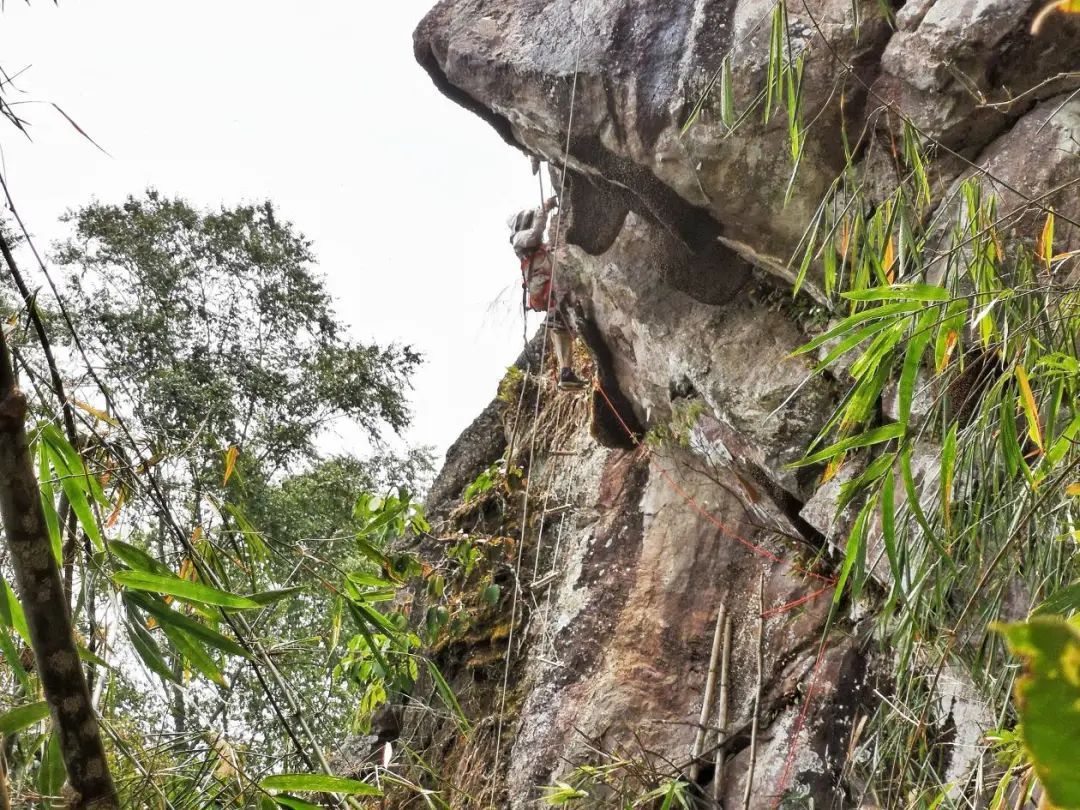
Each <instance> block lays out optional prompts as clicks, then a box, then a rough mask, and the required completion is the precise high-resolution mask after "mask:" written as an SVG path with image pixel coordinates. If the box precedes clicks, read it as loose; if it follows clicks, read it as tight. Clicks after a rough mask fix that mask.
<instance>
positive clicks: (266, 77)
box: [0, 0, 540, 453]
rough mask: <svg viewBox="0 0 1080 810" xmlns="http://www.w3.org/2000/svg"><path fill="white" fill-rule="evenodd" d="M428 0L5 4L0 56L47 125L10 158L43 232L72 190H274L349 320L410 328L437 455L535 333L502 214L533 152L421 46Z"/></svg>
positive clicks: (12, 140) (361, 334) (372, 332)
mask: <svg viewBox="0 0 1080 810" xmlns="http://www.w3.org/2000/svg"><path fill="white" fill-rule="evenodd" d="M432 4H433V3H432V2H430V0H393V2H388V3H356V2H351V3H346V2H340V1H339V2H333V0H311V1H310V2H306V3H297V2H295V0H291V2H285V0H184V2H177V1H176V0H173V2H165V1H164V0H156V1H154V2H151V1H150V0H60V4H59V6H54V5H53V3H51V2H48V0H33V2H32V4H31V5H30V6H26V5H24V4H23V3H19V2H8V3H7V4H6V6H5V8H4V10H3V12H0V64H2V65H3V67H4V69H5V70H6V71H7V72H8V73H9V74H11V73H13V72H16V71H20V70H23V69H24V68H27V70H26V71H25V72H24V73H22V74H21V76H20V77H19V79H18V82H17V85H18V88H19V89H20V90H21V91H23V92H22V94H21V95H18V96H17V97H15V96H14V95H13V97H12V100H13V101H15V100H21V101H26V102H55V103H56V104H58V105H60V107H62V108H63V109H64V110H65V111H66V112H67V113H68V114H70V115H71V117H72V118H74V119H75V120H76V121H77V122H78V124H79V125H80V126H82V127H83V129H85V130H86V131H87V132H88V133H89V134H90V135H91V136H92V137H93V138H94V139H95V140H97V141H98V142H99V143H100V144H102V146H104V147H105V149H107V150H108V152H109V153H110V154H111V157H106V156H105V155H102V154H101V153H100V152H98V151H97V150H95V149H94V148H93V147H92V146H91V145H90V144H89V143H87V142H86V141H85V140H84V139H82V138H81V137H80V136H79V135H78V134H77V133H76V132H75V131H74V130H73V129H72V128H71V126H70V125H69V124H68V123H67V122H66V121H65V120H64V119H63V118H62V117H61V116H60V115H59V114H57V113H56V112H55V111H54V110H52V108H51V107H49V106H48V105H47V103H32V104H26V105H25V106H22V107H21V108H19V109H20V111H21V113H22V115H23V117H24V118H28V119H29V120H30V121H31V122H32V124H33V128H32V134H33V142H30V143H28V142H27V141H26V139H25V138H23V137H22V136H21V135H19V134H18V133H17V132H15V131H14V130H13V129H12V128H11V127H5V128H2V129H0V147H2V149H3V159H4V164H5V170H6V174H7V177H8V181H9V184H10V185H11V188H12V191H13V193H14V196H15V199H16V204H17V205H18V206H19V207H20V211H21V213H22V214H23V217H24V218H25V219H27V220H28V225H29V226H30V229H31V230H32V231H33V232H34V233H35V234H36V235H37V237H38V238H39V239H40V240H41V242H43V243H45V244H48V243H51V242H52V241H53V240H54V239H56V238H58V237H60V236H62V235H63V234H64V233H65V231H64V229H63V226H61V225H60V224H59V223H58V221H57V220H58V217H59V215H60V214H61V213H62V212H63V211H64V210H65V209H67V208H69V207H72V206H77V205H80V204H83V203H85V202H87V201H89V200H90V199H92V198H97V199H100V200H102V201H119V200H122V199H123V197H124V196H126V195H127V194H138V193H140V192H141V191H142V190H143V189H145V188H146V187H148V186H154V187H155V188H157V189H159V190H160V191H162V192H165V193H168V194H177V195H182V196H184V197H186V198H187V199H189V200H190V201H192V202H194V203H197V204H200V205H203V206H218V205H220V204H222V203H225V204H227V205H231V204H234V203H237V202H241V201H260V200H263V199H267V198H268V199H271V200H273V201H274V203H275V205H276V206H277V208H278V211H279V214H280V215H281V216H283V217H285V218H288V219H290V220H292V221H293V222H294V223H295V224H296V225H297V226H298V227H299V228H300V229H301V230H302V231H303V232H304V233H306V234H307V235H308V237H310V238H311V239H312V240H313V241H314V243H315V249H316V252H317V254H318V256H319V260H320V266H321V268H322V270H323V272H324V273H325V274H326V276H327V279H328V283H329V286H330V289H331V291H332V293H333V295H334V298H335V301H336V302H337V309H338V311H339V313H340V314H341V315H342V316H343V317H344V318H345V320H346V321H348V322H349V324H350V325H351V327H352V330H353V334H354V336H355V337H357V338H360V339H363V340H370V339H375V340H377V341H379V342H383V343H387V342H399V343H408V344H411V345H413V346H414V347H416V348H417V349H419V350H420V351H421V352H422V353H423V354H424V355H425V357H426V364H425V366H424V368H423V369H422V370H421V371H420V372H419V373H418V374H417V375H416V378H415V391H414V393H413V397H412V399H413V404H414V412H415V422H414V427H413V429H412V431H411V433H410V434H409V437H408V438H409V439H410V440H411V441H413V442H415V443H422V444H432V445H435V446H436V448H437V449H438V451H439V452H440V453H442V452H443V451H445V449H446V447H447V446H448V445H449V444H450V442H452V441H453V440H454V438H455V437H456V436H457V434H458V433H459V432H460V431H461V429H463V428H464V427H465V426H466V425H467V424H468V423H469V422H470V421H471V419H472V418H473V417H474V416H476V415H477V414H478V413H479V412H480V409H481V408H482V407H483V406H484V405H485V404H486V403H487V402H488V401H489V400H490V399H491V397H492V396H493V395H494V393H495V389H496V386H497V383H498V380H499V378H500V376H501V374H502V372H503V370H504V369H505V367H506V366H507V365H509V364H510V363H511V362H513V360H514V358H515V357H516V356H517V354H518V353H519V351H520V349H521V316H520V313H519V306H520V304H519V301H520V282H519V281H518V279H517V274H518V273H519V270H518V266H517V261H516V259H515V258H514V256H513V253H512V252H511V251H510V249H509V246H508V245H507V242H506V237H507V234H506V231H505V228H506V225H505V220H506V218H507V216H509V215H510V214H511V213H513V211H514V210H516V209H517V208H519V207H523V206H527V205H535V204H536V203H537V201H538V199H539V195H540V192H539V189H538V186H537V181H536V179H535V178H534V177H532V176H531V174H530V173H529V165H528V160H527V159H526V158H525V157H524V156H522V155H521V154H520V153H519V152H517V151H516V150H513V149H511V148H510V147H508V146H506V145H505V144H504V143H503V142H502V140H501V139H500V138H499V137H498V136H497V135H495V133H494V131H493V130H491V129H490V128H489V127H488V125H487V124H485V123H483V122H482V121H480V120H479V119H478V118H475V117H474V116H472V115H471V114H470V113H467V112H465V111H464V110H462V109H460V108H459V107H457V106H455V105H453V104H451V103H450V102H449V101H447V100H446V99H445V98H443V97H442V96H441V95H440V94H439V93H438V92H437V91H436V90H435V88H434V86H433V85H432V84H431V82H430V81H429V79H428V78H427V75H426V74H425V73H424V72H423V70H421V69H420V68H419V67H418V66H417V65H416V64H415V63H414V61H413V58H412V41H411V33H412V29H413V27H414V26H415V24H416V23H417V22H418V21H419V20H420V18H421V17H422V16H423V14H424V13H425V12H426V11H427V9H428V8H429V7H430V6H431V5H432Z"/></svg>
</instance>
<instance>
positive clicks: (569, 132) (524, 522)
mask: <svg viewBox="0 0 1080 810" xmlns="http://www.w3.org/2000/svg"><path fill="white" fill-rule="evenodd" d="M584 32H585V18H584V14H583V15H582V16H581V18H580V19H579V22H578V36H577V43H576V45H575V49H574V79H573V83H572V84H571V87H570V111H569V114H568V118H567V124H566V145H565V147H564V149H563V160H562V178H561V182H560V188H559V204H560V208H559V218H558V220H556V222H557V223H558V225H557V227H556V228H555V237H554V239H553V240H552V249H551V256H552V267H551V286H550V291H549V293H548V294H549V296H550V295H554V294H555V289H556V284H557V282H558V270H559V252H558V249H559V241H560V239H561V238H562V231H563V228H564V227H565V220H564V218H563V210H562V207H561V206H562V203H563V200H564V199H565V193H566V176H567V174H568V172H567V161H568V160H569V157H570V140H571V138H572V137H573V132H574V107H575V105H576V102H577V87H578V77H579V69H580V67H581V43H582V39H583V37H584ZM540 189H541V195H543V178H541V180H540ZM548 309H549V312H550V299H549V307H548ZM550 325H551V318H550V315H547V314H546V315H545V317H544V333H543V334H544V338H543V342H542V344H541V347H540V364H539V367H538V371H539V374H541V375H542V374H543V373H544V361H545V359H546V356H547V343H548V331H549V329H550ZM525 388H526V386H525V385H524V384H522V396H521V397H520V398H519V401H518V413H517V416H516V424H520V423H521V404H522V402H523V401H524V391H525ZM542 392H543V386H542V385H540V384H538V385H537V386H536V401H535V403H534V405H533V429H532V435H531V436H530V437H529V466H528V471H527V478H526V479H525V492H524V495H523V497H522V508H521V533H520V538H519V540H518V548H517V559H516V560H515V562H514V595H513V597H512V599H511V603H510V604H511V607H510V628H509V630H508V632H507V639H506V654H505V656H504V660H503V677H502V686H501V688H500V690H499V714H498V719H497V720H496V731H495V767H494V769H493V770H492V774H493V778H494V779H498V778H499V777H498V774H499V771H500V765H501V764H502V734H503V725H504V721H505V717H506V691H507V688H508V686H509V683H510V660H511V658H512V656H513V649H514V630H515V625H516V623H517V611H518V607H519V604H520V602H521V560H522V554H523V550H524V547H525V534H526V531H527V530H528V518H529V495H530V491H531V488H532V479H533V462H534V461H535V457H536V421H537V417H538V416H539V414H540V396H541V393H542ZM515 432H516V426H515ZM507 463H508V464H509V463H510V458H509V457H508V460H507Z"/></svg>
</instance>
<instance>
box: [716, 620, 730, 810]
mask: <svg viewBox="0 0 1080 810" xmlns="http://www.w3.org/2000/svg"><path fill="white" fill-rule="evenodd" d="M730 664H731V617H730V616H727V617H725V618H724V652H723V654H722V655H721V656H720V706H719V707H718V708H717V710H716V727H717V728H718V729H719V731H718V732H717V736H716V747H715V749H714V750H715V751H716V753H715V755H714V762H715V764H714V768H715V770H714V772H713V783H712V797H713V802H715V803H716V806H717V807H719V806H720V799H721V798H722V794H723V792H724V748H723V745H724V740H725V739H726V738H727V722H728V669H729V667H730Z"/></svg>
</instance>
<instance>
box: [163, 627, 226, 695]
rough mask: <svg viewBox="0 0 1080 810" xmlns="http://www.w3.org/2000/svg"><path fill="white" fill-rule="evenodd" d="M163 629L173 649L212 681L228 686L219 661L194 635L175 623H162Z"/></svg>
mask: <svg viewBox="0 0 1080 810" xmlns="http://www.w3.org/2000/svg"><path fill="white" fill-rule="evenodd" d="M161 630H162V632H163V633H165V637H166V638H168V639H169V643H171V644H172V646H173V649H174V650H176V652H177V653H179V654H180V656H181V657H182V658H183V659H184V660H185V661H187V662H188V663H189V664H191V666H193V667H194V668H195V669H197V670H198V671H199V672H201V673H202V674H203V675H205V676H206V677H207V678H209V679H210V680H211V681H213V682H214V683H216V684H218V686H228V683H227V682H226V681H225V675H224V673H223V672H222V671H221V667H219V666H218V664H217V661H215V660H214V659H213V657H211V656H210V654H209V653H207V652H206V650H204V649H203V648H202V646H201V645H200V644H199V643H198V642H197V641H196V640H195V639H194V638H193V637H192V636H189V635H188V634H187V633H185V632H184V631H183V630H180V629H178V628H177V627H176V626H175V625H171V624H162V625H161Z"/></svg>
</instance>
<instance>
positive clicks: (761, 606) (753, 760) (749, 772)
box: [743, 571, 765, 810]
mask: <svg viewBox="0 0 1080 810" xmlns="http://www.w3.org/2000/svg"><path fill="white" fill-rule="evenodd" d="M764 637H765V572H764V571H763V572H762V573H761V579H760V580H759V582H758V632H757V682H756V683H755V685H754V716H753V719H752V720H751V721H750V764H749V765H748V766H747V769H746V790H745V791H744V792H743V810H750V792H751V791H752V790H753V787H754V766H755V765H756V764H757V727H758V712H759V710H760V709H761V677H762V664H763V662H762V658H763V653H762V641H763V639H764Z"/></svg>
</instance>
